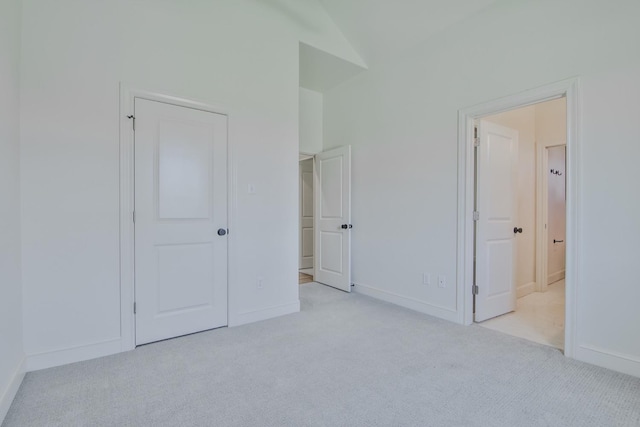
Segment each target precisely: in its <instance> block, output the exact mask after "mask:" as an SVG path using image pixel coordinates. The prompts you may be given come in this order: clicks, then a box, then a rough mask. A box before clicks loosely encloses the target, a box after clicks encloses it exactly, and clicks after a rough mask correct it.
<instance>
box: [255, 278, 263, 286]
mask: <svg viewBox="0 0 640 427" xmlns="http://www.w3.org/2000/svg"><path fill="white" fill-rule="evenodd" d="M256 287H257V288H258V289H262V288H264V277H258V278H257V279H256Z"/></svg>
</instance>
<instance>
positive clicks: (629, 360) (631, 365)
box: [575, 344, 640, 377]
mask: <svg viewBox="0 0 640 427" xmlns="http://www.w3.org/2000/svg"><path fill="white" fill-rule="evenodd" d="M575 358H576V359H577V360H581V361H583V362H587V363H591V364H592V365H597V366H602V367H603V368H607V369H611V370H613V371H617V372H622V373H623V374H628V375H633V376H634V377H640V358H638V357H635V356H631V355H627V354H621V353H617V352H614V351H609V350H606V349H603V348H600V347H597V346H592V345H586V344H582V345H580V346H578V348H577V350H576V353H575Z"/></svg>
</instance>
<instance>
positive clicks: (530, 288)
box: [516, 282, 536, 298]
mask: <svg viewBox="0 0 640 427" xmlns="http://www.w3.org/2000/svg"><path fill="white" fill-rule="evenodd" d="M535 291H536V282H529V283H525V284H524V285H520V286H518V288H517V289H516V298H522V297H524V296H526V295H529V294H532V293H534V292H535Z"/></svg>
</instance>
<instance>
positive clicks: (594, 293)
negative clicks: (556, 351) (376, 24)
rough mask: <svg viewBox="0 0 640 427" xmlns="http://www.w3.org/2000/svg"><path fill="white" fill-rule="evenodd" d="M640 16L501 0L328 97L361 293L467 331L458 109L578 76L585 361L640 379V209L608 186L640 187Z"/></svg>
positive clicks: (579, 333) (579, 294)
mask: <svg viewBox="0 0 640 427" xmlns="http://www.w3.org/2000/svg"><path fill="white" fill-rule="evenodd" d="M639 15H640V3H639V2H637V1H635V0H616V1H613V2H606V3H605V2H584V1H581V0H565V1H562V2H554V1H540V2H530V1H525V0H514V1H500V2H497V3H495V4H494V5H493V6H492V7H490V8H488V9H486V10H485V11H483V12H482V13H480V14H478V15H477V16H474V17H473V18H472V19H467V20H465V21H462V22H460V23H457V24H455V25H454V26H452V27H450V28H448V29H447V30H445V31H442V32H440V33H438V34H437V35H435V36H434V37H432V38H431V39H430V40H428V41H427V42H426V43H424V44H423V45H421V46H420V47H418V48H416V49H414V50H412V51H411V52H408V53H407V54H406V55H405V56H402V57H399V58H397V59H396V60H394V61H388V62H385V63H381V64H380V65H376V66H372V67H371V68H370V69H369V70H368V71H365V72H363V73H362V74H360V75H358V76H356V77H355V78H353V79H352V80H350V81H349V82H346V83H344V84H342V85H340V86H338V87H336V88H334V89H332V90H330V91H328V92H326V93H325V96H324V117H325V126H324V140H325V149H328V148H332V147H334V146H337V145H343V144H345V143H350V144H351V145H352V150H353V170H354V174H353V180H352V185H353V187H352V188H353V197H352V205H353V221H354V224H357V227H356V228H354V231H353V257H352V258H353V281H354V282H355V283H356V286H355V289H356V291H359V290H360V291H370V293H375V294H376V295H378V296H380V297H384V298H387V299H394V300H395V301H397V302H401V303H403V304H405V305H407V306H412V307H413V308H416V309H420V310H422V311H425V312H428V313H431V314H434V315H437V316H440V317H443V318H446V319H451V320H458V321H459V320H460V319H461V316H460V310H461V309H462V307H457V306H456V301H457V295H456V293H457V289H456V287H455V283H456V254H457V247H456V242H457V191H458V189H457V174H458V169H457V159H458V152H457V136H458V132H457V127H458V111H459V110H460V109H462V108H467V107H470V106H473V105H477V104H479V103H482V102H487V101H490V100H495V99H497V98H500V97H504V96H507V95H512V94H516V93H519V92H522V91H525V90H528V89H531V88H535V87H538V86H541V85H545V84H549V83H552V82H557V81H560V80H563V79H567V78H570V77H576V76H577V77H579V79H580V108H581V122H580V123H581V124H580V134H579V135H578V137H579V147H578V158H577V159H576V161H577V162H578V164H579V165H580V166H579V171H578V177H579V182H577V186H578V192H579V194H578V195H577V200H578V205H577V206H576V209H577V216H578V224H577V227H578V229H577V233H578V234H577V241H576V242H575V243H574V244H576V250H577V254H578V259H577V271H576V273H577V277H575V281H576V283H577V289H576V299H575V308H576V319H575V323H576V348H575V357H577V358H578V359H581V360H585V361H589V362H592V363H596V364H599V365H603V366H607V367H610V368H613V369H618V370H621V371H624V372H629V373H634V374H636V375H640V340H637V339H634V338H635V337H638V336H640V311H639V310H637V307H636V302H637V301H638V300H640V287H638V286H635V283H637V280H636V278H637V272H636V270H635V269H634V265H635V264H636V263H637V259H638V258H640V246H639V245H638V244H637V241H638V240H639V239H640V222H639V221H637V218H639V217H640V203H638V199H637V197H633V196H630V195H629V192H628V191H627V190H626V187H625V186H613V185H611V183H612V182H623V183H634V182H640V169H639V168H637V165H636V163H637V161H636V160H637V159H638V158H639V157H640V144H637V129H636V127H637V126H636V123H637V117H638V116H640V104H638V103H637V102H636V100H637V99H639V98H640V85H639V84H638V80H637V76H638V75H640V51H639V50H638V49H637V43H636V41H637V40H638V39H640V26H638V25H637V19H636V17H637V16H639ZM609 223H611V224H616V227H615V229H611V227H603V226H602V224H609ZM380 230H393V232H391V233H384V234H383V235H381V233H380ZM611 248H615V250H611ZM423 272H430V273H431V274H432V277H433V275H434V274H441V275H443V276H445V278H446V286H445V287H444V288H442V287H438V286H437V283H435V282H436V281H432V285H430V286H425V285H423V284H422V273H423Z"/></svg>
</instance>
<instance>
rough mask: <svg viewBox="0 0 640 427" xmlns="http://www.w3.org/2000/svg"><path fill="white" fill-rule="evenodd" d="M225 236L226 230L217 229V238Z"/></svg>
mask: <svg viewBox="0 0 640 427" xmlns="http://www.w3.org/2000/svg"><path fill="white" fill-rule="evenodd" d="M225 234H227V230H225V229H224V228H218V236H224V235H225Z"/></svg>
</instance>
